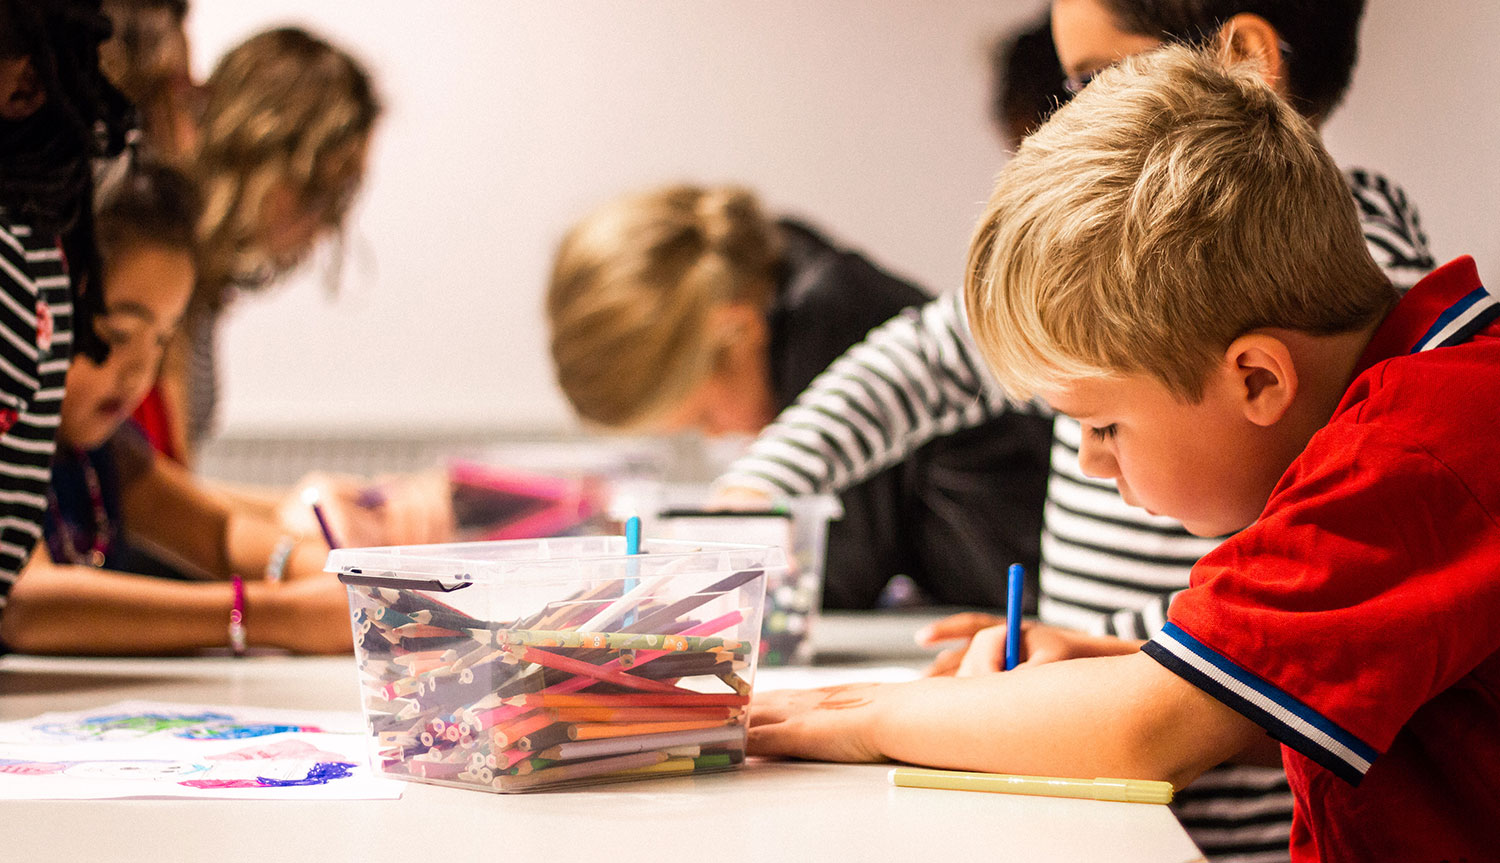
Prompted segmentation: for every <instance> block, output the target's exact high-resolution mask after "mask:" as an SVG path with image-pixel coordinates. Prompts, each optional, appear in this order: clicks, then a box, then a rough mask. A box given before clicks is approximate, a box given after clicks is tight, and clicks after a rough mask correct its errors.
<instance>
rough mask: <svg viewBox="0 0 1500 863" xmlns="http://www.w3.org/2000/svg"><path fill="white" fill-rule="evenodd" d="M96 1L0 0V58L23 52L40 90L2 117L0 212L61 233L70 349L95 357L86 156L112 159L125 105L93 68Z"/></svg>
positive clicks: (128, 121)
mask: <svg viewBox="0 0 1500 863" xmlns="http://www.w3.org/2000/svg"><path fill="white" fill-rule="evenodd" d="M109 32H110V29H109V20H108V19H107V18H105V17H104V15H103V14H102V13H101V12H100V5H99V0H0V34H3V36H0V56H5V57H8V58H16V57H27V58H29V59H30V60H31V65H32V68H33V69H34V70H35V72H36V76H37V80H38V81H39V82H40V84H41V86H42V88H43V91H44V92H45V93H46V100H45V102H44V103H43V104H42V107H41V108H40V109H38V110H37V111H36V113H35V114H33V115H32V116H30V117H28V118H26V119H23V120H3V121H0V208H4V210H5V211H6V213H7V216H8V218H10V219H13V220H15V221H18V222H22V223H25V224H27V225H29V226H31V227H32V228H33V229H35V230H38V231H44V232H47V233H55V234H60V235H61V237H62V246H63V252H64V255H65V256H66V258H67V261H68V270H69V276H70V279H71V283H72V287H73V297H74V300H73V305H74V313H73V330H74V339H73V345H74V351H75V352H78V353H83V354H85V355H87V356H89V357H90V358H91V359H95V360H98V361H101V362H102V361H103V359H104V356H105V355H106V354H107V353H108V347H107V346H106V345H105V344H104V343H103V341H102V340H101V339H99V338H98V337H97V335H96V334H95V333H94V327H93V315H94V314H96V313H97V311H98V309H99V297H98V295H99V292H98V291H94V290H90V289H89V285H90V283H91V282H92V281H94V280H95V276H96V274H97V273H98V270H99V252H98V249H97V248H95V246H94V228H93V211H92V210H93V186H94V184H93V175H92V160H93V159H94V158H97V157H106V156H114V155H117V154H118V153H119V152H120V151H121V150H122V149H123V148H124V146H125V138H126V134H127V133H128V132H129V130H130V129H131V128H132V126H133V125H134V117H133V114H134V112H133V110H132V108H131V106H130V103H129V102H127V101H126V100H125V97H123V96H121V95H120V92H119V91H118V90H116V89H115V88H114V87H113V86H112V85H111V84H110V83H109V82H108V81H107V80H105V78H104V76H103V75H102V74H101V73H100V71H99V43H100V42H102V41H104V40H105V39H106V38H108V37H109Z"/></svg>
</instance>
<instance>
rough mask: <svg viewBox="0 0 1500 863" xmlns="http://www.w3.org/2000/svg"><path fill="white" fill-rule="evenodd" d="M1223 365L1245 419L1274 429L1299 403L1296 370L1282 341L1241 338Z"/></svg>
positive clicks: (1265, 336)
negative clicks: (1231, 378)
mask: <svg viewBox="0 0 1500 863" xmlns="http://www.w3.org/2000/svg"><path fill="white" fill-rule="evenodd" d="M1224 361H1225V369H1226V370H1227V371H1228V373H1229V374H1230V375H1232V376H1233V385H1234V398H1235V399H1236V400H1237V401H1238V402H1239V404H1240V409H1241V411H1242V412H1243V413H1244V415H1245V419H1247V420H1249V421H1250V422H1252V423H1254V424H1256V425H1258V426H1271V425H1275V424H1276V423H1277V422H1279V421H1280V420H1281V418H1282V417H1283V416H1285V415H1286V413H1287V411H1288V410H1290V409H1291V407H1292V403H1293V402H1295V401H1296V399H1297V387H1298V380H1297V367H1296V365H1295V364H1294V363H1293V362H1292V351H1291V349H1290V348H1288V347H1287V344H1286V343H1285V342H1283V341H1282V340H1281V339H1278V338H1276V337H1275V336H1272V335H1270V334H1268V333H1250V334H1248V335H1243V336H1240V337H1239V338H1237V339H1235V340H1234V341H1233V342H1231V343H1230V345H1229V348H1228V349H1227V350H1226V351H1225V352H1224Z"/></svg>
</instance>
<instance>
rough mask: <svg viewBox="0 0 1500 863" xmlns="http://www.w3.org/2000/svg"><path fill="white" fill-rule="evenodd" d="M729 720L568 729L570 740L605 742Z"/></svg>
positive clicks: (587, 724)
mask: <svg viewBox="0 0 1500 863" xmlns="http://www.w3.org/2000/svg"><path fill="white" fill-rule="evenodd" d="M730 721H731V720H728V719H686V720H682V721H680V722H577V723H574V724H572V725H570V726H569V727H568V739H569V740H603V739H606V738H610V737H639V736H641V735H643V734H666V733H669V732H673V731H698V730H700V729H704V728H718V727H720V726H722V725H726V724H728V723H729V722H730Z"/></svg>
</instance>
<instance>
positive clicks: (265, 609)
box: [0, 548, 352, 656]
mask: <svg viewBox="0 0 1500 863" xmlns="http://www.w3.org/2000/svg"><path fill="white" fill-rule="evenodd" d="M233 606H234V594H233V588H232V587H231V586H230V585H229V584H228V583H227V582H213V583H202V582H184V581H176V580H174V579H167V578H155V577H152V576H145V575H133V574H129V573H120V572H111V571H107V570H98V569H93V568H91V567H83V566H62V565H58V564H55V563H53V562H52V561H51V560H50V559H48V557H47V555H46V554H45V549H42V548H39V549H38V550H37V553H36V554H34V555H33V556H32V560H31V562H30V563H29V564H27V567H26V569H25V570H23V571H22V574H21V578H19V579H18V580H17V581H16V584H15V587H14V588H13V589H12V591H11V595H10V604H9V605H8V606H7V608H6V613H5V616H4V617H3V618H0V640H3V641H4V642H5V643H6V644H7V645H8V646H9V647H10V648H11V649H13V650H16V651H18V652H21V653H39V654H98V655H122V656H143V655H146V656H149V655H161V654H175V653H188V652H192V651H195V650H200V649H203V648H211V647H226V646H228V644H229V635H228V633H229V612H230V609H231V608H233ZM245 629H246V634H247V636H248V640H249V643H250V644H251V645H252V646H262V647H278V648H282V649H285V650H290V651H292V652H294V653H347V652H348V651H349V649H350V647H351V643H352V635H351V634H350V627H349V604H348V599H347V598H346V595H345V591H344V586H343V585H342V584H340V583H339V582H338V581H337V580H336V579H333V578H327V579H303V580H301V581H298V582H295V583H291V584H266V583H263V582H250V583H247V584H246V585H245Z"/></svg>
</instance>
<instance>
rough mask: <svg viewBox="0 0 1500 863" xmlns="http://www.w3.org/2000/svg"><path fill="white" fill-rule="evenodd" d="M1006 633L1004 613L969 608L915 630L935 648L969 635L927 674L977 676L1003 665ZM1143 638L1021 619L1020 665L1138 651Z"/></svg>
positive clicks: (920, 640) (940, 656) (941, 655)
mask: <svg viewBox="0 0 1500 863" xmlns="http://www.w3.org/2000/svg"><path fill="white" fill-rule="evenodd" d="M1005 635H1006V626H1005V618H1003V617H999V616H997V615H993V614H984V613H981V612H973V611H966V612H961V613H959V614H955V615H951V616H949V617H945V618H943V619H942V620H938V621H936V622H934V623H931V624H929V625H928V626H926V627H924V628H922V629H921V630H919V631H918V632H917V634H916V641H917V644H920V645H922V646H923V647H932V646H934V645H938V644H941V643H943V642H945V641H955V640H959V639H967V643H965V644H963V645H960V646H958V647H951V648H948V649H946V650H944V651H942V652H941V653H939V654H938V655H937V658H936V659H934V660H933V662H932V665H931V666H929V667H928V669H927V675H928V676H929V677H945V676H954V677H973V676H975V675H979V674H990V673H992V672H996V671H1000V670H1001V667H1002V664H1003V662H1004V658H1005ZM1143 643H1144V642H1140V641H1126V640H1124V639H1119V638H1114V637H1111V636H1107V635H1091V634H1089V633H1085V632H1079V631H1077V630H1073V629H1063V628H1062V627H1057V626H1046V625H1043V624H1040V623H1035V622H1030V621H1028V622H1025V623H1022V624H1021V663H1020V664H1021V665H1042V664H1045V663H1048V662H1058V661H1060V660H1064V659H1078V658H1080V657H1085V656H1115V655H1119V654H1122V653H1134V652H1135V651H1137V650H1139V649H1140V646H1141V644H1143Z"/></svg>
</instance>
